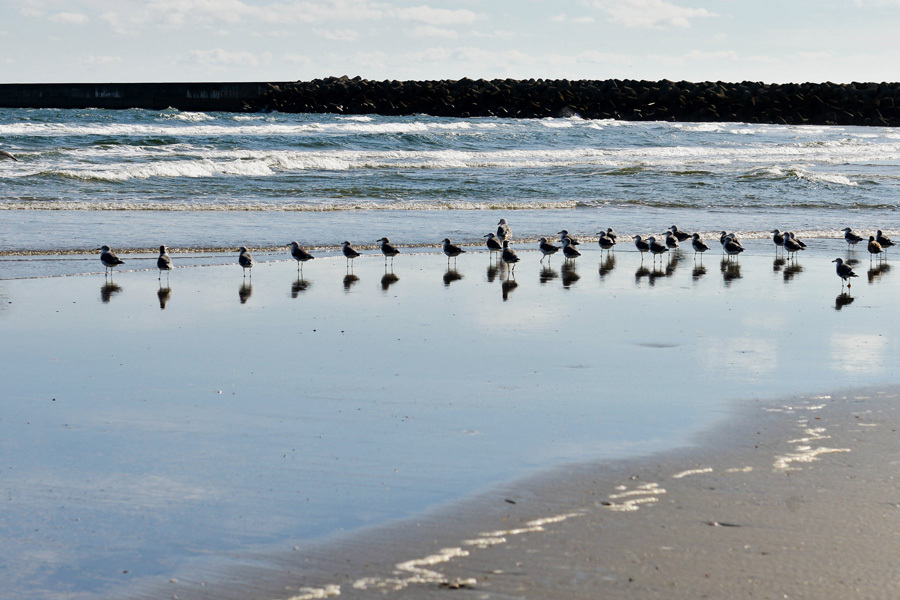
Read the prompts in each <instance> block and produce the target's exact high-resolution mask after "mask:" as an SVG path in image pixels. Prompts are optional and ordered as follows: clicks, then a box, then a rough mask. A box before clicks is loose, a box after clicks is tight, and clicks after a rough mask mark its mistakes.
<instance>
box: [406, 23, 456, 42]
mask: <svg viewBox="0 0 900 600" xmlns="http://www.w3.org/2000/svg"><path fill="white" fill-rule="evenodd" d="M413 35H414V36H416V37H421V38H444V39H448V40H455V39H456V38H458V37H459V34H458V33H456V31H454V30H453V29H444V28H442V27H433V26H431V25H423V26H421V27H416V28H414V29H413Z"/></svg>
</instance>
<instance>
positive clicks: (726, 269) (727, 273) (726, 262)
mask: <svg viewBox="0 0 900 600" xmlns="http://www.w3.org/2000/svg"><path fill="white" fill-rule="evenodd" d="M719 267H720V269H721V270H722V279H724V280H725V285H726V286H729V285H731V282H732V281H734V280H735V279H740V278H741V265H740V263H738V262H737V261H735V260H731V259H730V258H724V259H722V261H721V262H720V263H719Z"/></svg>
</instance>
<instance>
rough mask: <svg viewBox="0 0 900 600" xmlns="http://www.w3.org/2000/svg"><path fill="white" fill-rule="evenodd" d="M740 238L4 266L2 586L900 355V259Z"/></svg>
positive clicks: (478, 482) (356, 507) (408, 497)
mask: <svg viewBox="0 0 900 600" xmlns="http://www.w3.org/2000/svg"><path fill="white" fill-rule="evenodd" d="M746 245H747V248H748V250H747V252H746V253H745V254H744V255H742V256H741V257H740V260H739V261H738V262H736V263H729V262H727V261H725V262H723V260H722V258H721V257H720V256H719V255H718V254H717V253H716V249H713V250H711V251H710V252H709V253H707V256H705V257H703V259H702V263H701V261H700V260H699V259H698V260H697V261H696V262H695V260H694V259H693V257H692V256H691V255H690V254H683V255H682V256H681V258H680V259H679V260H677V261H672V260H670V259H668V258H667V259H664V260H663V262H662V264H661V265H658V266H657V267H654V266H653V261H652V260H651V259H650V258H649V257H645V258H644V259H643V261H642V260H641V257H640V256H639V255H638V254H637V253H636V252H633V251H627V249H625V248H623V250H621V251H618V252H615V253H613V254H611V255H609V256H607V255H606V254H603V255H602V256H601V253H600V251H599V249H594V248H592V247H586V248H585V246H582V248H584V250H583V253H584V256H582V257H581V258H580V259H578V260H577V262H576V263H575V264H574V265H572V266H570V267H568V268H566V267H564V266H563V265H562V262H561V261H560V260H559V258H558V257H554V258H553V259H552V266H547V267H542V266H541V264H540V263H539V262H538V261H539V255H538V254H537V253H535V252H533V251H524V250H522V251H520V256H521V258H522V262H521V263H520V264H519V265H518V266H517V268H516V273H515V277H514V278H513V277H511V276H509V275H507V274H506V271H505V269H504V267H499V268H498V267H496V266H492V265H491V262H490V261H491V259H490V258H489V256H488V255H487V253H483V252H477V253H476V252H469V253H467V254H464V255H463V256H461V257H460V258H459V259H458V261H457V263H458V266H457V267H456V268H455V269H454V268H450V269H448V267H447V261H446V258H445V257H444V256H443V255H440V254H434V253H420V254H412V253H410V252H405V253H404V254H401V255H400V256H399V257H397V259H396V260H395V264H394V267H393V269H392V270H391V269H389V268H388V269H386V268H385V266H384V263H383V260H382V258H381V257H380V256H373V257H367V256H364V257H361V258H360V259H357V260H356V264H355V265H354V266H353V268H352V271H351V270H348V268H347V266H346V264H345V261H344V259H343V258H335V257H332V258H327V257H320V258H319V259H317V260H315V261H312V262H310V263H307V264H306V265H305V266H304V269H303V271H304V274H303V276H302V278H301V277H299V276H298V273H297V267H296V263H294V262H293V261H289V260H283V259H281V258H280V257H279V260H272V261H271V262H261V263H259V264H257V266H256V267H255V268H254V269H253V273H252V281H251V278H250V277H249V276H248V277H247V278H246V279H245V278H243V277H242V274H241V271H240V268H239V267H238V266H237V265H236V264H223V265H219V266H203V267H188V268H177V269H176V270H174V271H173V272H171V274H169V276H168V277H166V276H165V275H164V276H163V279H162V281H161V282H160V281H158V280H157V272H156V270H155V269H149V270H135V271H125V272H117V273H115V274H114V275H113V277H112V280H111V281H107V280H106V279H105V278H104V276H103V275H102V274H99V275H87V276H75V277H53V278H46V279H34V280H7V281H0V335H2V337H3V339H4V340H7V343H6V344H3V345H2V348H0V360H2V361H3V364H4V370H5V371H6V372H7V373H10V374H15V375H14V376H11V377H8V378H7V380H6V389H7V391H6V393H5V394H4V395H5V396H6V400H4V411H3V418H2V419H0V455H2V456H3V457H4V461H3V468H4V470H3V477H2V480H0V485H2V492H3V494H2V508H3V510H2V511H0V514H2V516H0V519H2V522H3V527H2V530H3V531H4V535H3V542H4V543H3V544H2V545H0V548H2V549H0V580H3V581H5V582H7V583H8V585H5V586H4V589H5V591H3V592H2V593H0V597H3V598H19V599H24V598H72V597H76V596H77V597H79V598H81V597H101V596H104V595H109V594H110V593H111V591H112V590H115V594H116V596H117V597H124V596H127V594H128V590H129V589H131V588H132V586H134V585H136V584H137V583H138V582H144V583H146V582H147V581H150V582H152V581H156V580H158V581H161V582H162V581H167V580H168V579H169V578H170V577H171V576H172V573H173V572H175V570H176V568H178V567H179V566H181V567H182V568H183V565H185V564H187V565H190V564H191V563H192V561H200V560H202V561H204V562H206V563H212V564H213V565H215V564H216V563H217V561H222V562H223V564H224V561H225V560H226V559H229V558H233V557H234V556H238V555H240V554H241V552H242V551H243V550H244V549H247V548H254V547H266V548H269V549H272V548H274V549H276V550H277V549H278V548H283V549H284V551H285V552H289V551H290V549H291V548H292V547H294V546H302V545H303V544H304V543H306V542H308V541H311V540H317V539H324V538H327V537H328V536H329V535H333V534H335V533H338V532H350V531H354V530H356V529H359V528H363V527H366V526H369V525H375V524H381V523H385V522H387V521H389V520H392V519H396V518H401V517H405V516H409V515H412V514H416V513H417V512H421V511H423V510H426V509H428V508H430V507H434V506H436V505H439V504H442V503H446V502H450V501H453V500H455V499H459V498H462V497H464V496H466V495H468V494H472V493H475V492H476V491H478V490H482V489H485V488H486V487H488V486H491V485H494V484H497V483H499V482H502V481H508V480H510V479H513V478H516V477H519V476H522V475H526V474H530V473H533V472H535V471H537V470H540V469H545V468H551V467H554V466H557V465H561V464H566V463H569V462H573V461H597V460H611V459H615V458H618V457H630V456H639V455H644V454H648V453H651V452H655V451H662V450H665V449H667V448H674V447H676V446H679V445H683V444H686V443H689V441H690V439H691V436H692V435H693V434H695V433H696V432H698V431H700V430H702V429H704V428H708V427H710V426H712V425H713V424H714V423H715V422H716V421H717V420H719V419H722V418H725V417H727V415H728V414H729V412H730V409H731V407H733V406H734V405H735V404H734V403H735V402H741V401H745V400H748V399H752V398H757V397H762V396H774V395H782V394H790V393H794V392H808V391H810V390H817V389H827V388H831V387H834V386H851V385H858V384H872V383H877V382H881V381H884V382H888V381H893V380H895V378H896V376H895V373H894V365H896V364H897V363H898V358H900V345H898V339H900V338H898V336H897V335H896V334H897V333H898V332H897V329H898V323H897V322H896V320H895V319H894V317H893V310H892V307H893V298H894V297H896V295H897V293H898V289H897V288H898V285H900V284H898V280H897V279H896V278H895V277H894V275H893V272H892V269H891V268H890V267H891V263H886V264H885V265H882V266H881V267H878V266H877V265H876V264H875V263H873V264H872V269H871V271H870V272H867V271H869V269H868V267H869V262H868V259H867V257H864V256H863V255H862V253H861V252H859V251H857V252H856V255H857V256H856V258H857V259H861V260H860V262H859V263H858V264H857V265H856V270H857V272H858V273H859V274H860V278H858V279H856V280H854V281H855V284H854V285H853V287H852V294H846V293H842V290H841V284H840V280H839V279H838V278H837V277H836V275H835V274H834V265H833V264H831V262H830V261H831V260H832V259H833V258H834V257H836V256H839V255H840V256H846V254H845V250H844V248H843V244H842V243H839V242H838V241H836V240H815V241H813V242H812V243H811V244H810V249H809V250H808V251H807V252H806V253H804V254H802V255H801V256H799V257H798V258H797V260H796V262H793V263H792V262H790V261H788V262H784V261H779V260H776V259H775V257H774V255H773V253H772V247H771V243H770V242H768V241H761V240H760V241H753V240H750V241H748V242H747V244H746ZM623 246H624V245H623ZM146 258H150V257H146ZM273 258H274V257H273ZM174 259H175V262H176V265H179V266H182V265H184V264H185V263H186V262H189V261H183V262H182V261H181V260H180V258H179V256H177V255H176V256H174ZM92 260H96V258H95V257H92ZM204 260H210V259H208V258H205V259H204ZM218 260H222V261H228V262H230V263H233V261H234V257H233V256H231V255H229V256H219V257H218ZM131 264H132V266H135V265H137V264H142V265H143V266H144V267H150V266H151V265H152V262H149V261H148V262H146V263H139V261H137V260H135V261H134V262H132V263H131ZM451 266H452V263H451ZM843 291H844V292H846V290H843Z"/></svg>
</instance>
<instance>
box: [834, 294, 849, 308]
mask: <svg viewBox="0 0 900 600" xmlns="http://www.w3.org/2000/svg"><path fill="white" fill-rule="evenodd" d="M852 302H853V296H851V295H850V293H849V292H843V293H841V294H840V295H839V296H838V297H837V298H835V299H834V310H841V309H842V308H844V307H845V306H847V305H848V304H850V303H852Z"/></svg>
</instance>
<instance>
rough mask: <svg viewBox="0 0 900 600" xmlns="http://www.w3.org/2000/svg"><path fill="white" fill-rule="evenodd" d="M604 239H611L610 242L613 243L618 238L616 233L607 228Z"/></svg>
mask: <svg viewBox="0 0 900 600" xmlns="http://www.w3.org/2000/svg"><path fill="white" fill-rule="evenodd" d="M606 237H608V238H612V241H614V242H615V241H617V237H618V236H616V232H615V231H613V228H612V227H608V228H607V229H606Z"/></svg>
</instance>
